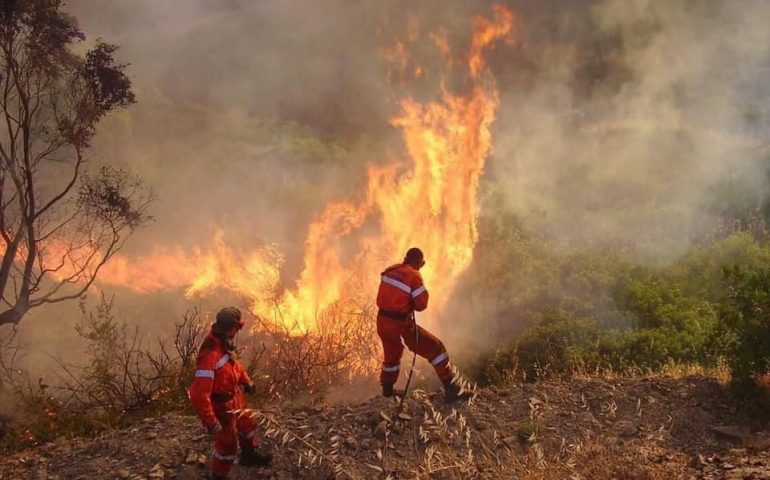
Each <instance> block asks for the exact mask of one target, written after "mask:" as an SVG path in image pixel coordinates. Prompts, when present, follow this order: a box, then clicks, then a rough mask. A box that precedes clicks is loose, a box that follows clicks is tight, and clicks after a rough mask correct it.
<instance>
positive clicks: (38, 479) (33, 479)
mask: <svg viewBox="0 0 770 480" xmlns="http://www.w3.org/2000/svg"><path fill="white" fill-rule="evenodd" d="M29 479H30V480H48V471H46V469H45V467H38V468H36V469H35V470H33V471H32V473H31V474H30V475H29Z"/></svg>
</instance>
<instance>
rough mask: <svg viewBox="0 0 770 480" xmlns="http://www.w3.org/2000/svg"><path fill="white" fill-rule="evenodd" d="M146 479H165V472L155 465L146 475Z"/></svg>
mask: <svg viewBox="0 0 770 480" xmlns="http://www.w3.org/2000/svg"><path fill="white" fill-rule="evenodd" d="M148 477H149V478H154V479H161V478H166V471H165V470H164V469H163V466H162V465H160V464H157V465H155V466H154V467H152V470H150V474H149V475H148Z"/></svg>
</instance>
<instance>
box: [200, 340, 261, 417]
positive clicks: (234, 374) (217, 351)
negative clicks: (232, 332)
mask: <svg viewBox="0 0 770 480" xmlns="http://www.w3.org/2000/svg"><path fill="white" fill-rule="evenodd" d="M249 383H251V378H249V374H248V373H246V370H244V368H243V366H242V365H241V364H240V362H238V360H237V359H235V358H233V357H232V355H231V354H230V353H229V352H228V351H227V349H226V348H225V345H224V344H223V342H222V340H221V339H220V338H219V337H217V336H216V335H215V334H214V333H213V332H209V334H208V336H207V337H206V340H204V342H203V345H201V349H200V353H198V362H197V367H196V370H195V380H194V381H193V383H192V385H191V386H190V389H189V390H188V394H189V395H190V401H191V402H192V405H193V408H194V409H195V412H196V413H197V414H198V417H200V419H201V422H203V425H204V426H205V427H206V428H211V427H213V426H214V425H216V423H217V415H216V412H215V409H214V404H213V403H212V395H214V397H215V399H216V398H219V399H220V400H219V401H218V402H216V405H217V406H218V407H219V408H218V410H220V409H222V408H227V409H233V408H243V407H244V406H245V401H244V399H243V392H242V391H241V388H240V386H241V385H248V384H249ZM223 398H225V399H227V400H226V401H222V400H221V399H223ZM220 415H221V413H220Z"/></svg>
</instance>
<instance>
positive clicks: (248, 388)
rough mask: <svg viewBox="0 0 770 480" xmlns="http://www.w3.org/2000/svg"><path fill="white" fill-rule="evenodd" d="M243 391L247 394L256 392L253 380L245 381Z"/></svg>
mask: <svg viewBox="0 0 770 480" xmlns="http://www.w3.org/2000/svg"><path fill="white" fill-rule="evenodd" d="M243 391H244V392H246V393H247V394H249V395H254V394H255V393H257V387H255V386H254V382H252V383H246V384H244V385H243Z"/></svg>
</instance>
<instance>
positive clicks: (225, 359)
mask: <svg viewBox="0 0 770 480" xmlns="http://www.w3.org/2000/svg"><path fill="white" fill-rule="evenodd" d="M229 360H230V355H228V354H225V355H224V356H223V357H222V358H220V359H219V361H218V362H217V363H216V365H214V370H219V369H220V368H222V367H224V366H225V363H227V362H228V361H229Z"/></svg>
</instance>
